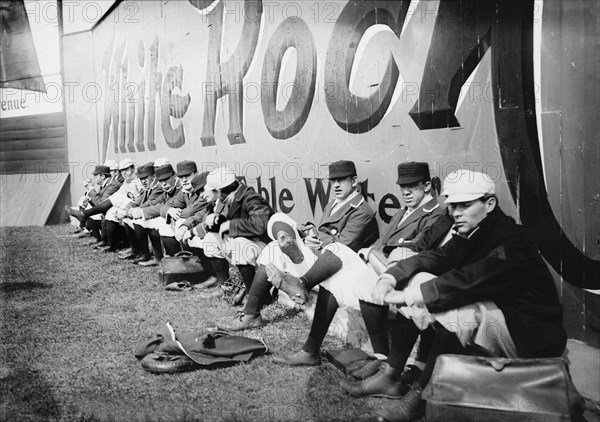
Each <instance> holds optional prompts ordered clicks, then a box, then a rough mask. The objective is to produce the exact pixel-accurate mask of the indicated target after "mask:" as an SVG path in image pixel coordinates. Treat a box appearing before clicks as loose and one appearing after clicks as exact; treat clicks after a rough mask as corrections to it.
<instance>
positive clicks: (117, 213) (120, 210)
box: [115, 208, 127, 220]
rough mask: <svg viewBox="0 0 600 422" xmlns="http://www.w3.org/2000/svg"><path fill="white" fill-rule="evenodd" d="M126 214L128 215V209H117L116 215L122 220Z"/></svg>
mask: <svg viewBox="0 0 600 422" xmlns="http://www.w3.org/2000/svg"><path fill="white" fill-rule="evenodd" d="M126 215H127V211H126V210H124V209H123V208H117V209H116V211H115V216H116V217H117V218H118V219H119V220H122V219H123V218H124V217H125V216H126Z"/></svg>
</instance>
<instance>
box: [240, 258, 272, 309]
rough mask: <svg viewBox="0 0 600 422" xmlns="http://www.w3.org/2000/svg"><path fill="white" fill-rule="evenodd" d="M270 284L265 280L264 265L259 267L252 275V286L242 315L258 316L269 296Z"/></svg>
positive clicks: (265, 271)
mask: <svg viewBox="0 0 600 422" xmlns="http://www.w3.org/2000/svg"><path fill="white" fill-rule="evenodd" d="M271 287H273V286H272V284H271V282H269V280H268V279H267V270H266V267H265V266H264V265H259V266H258V268H257V269H256V274H254V280H252V286H250V290H249V291H248V302H246V306H245V307H244V314H246V315H259V314H260V308H262V306H263V304H264V303H265V300H266V298H267V297H268V295H269V291H270V290H271Z"/></svg>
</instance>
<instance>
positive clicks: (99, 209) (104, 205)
mask: <svg viewBox="0 0 600 422" xmlns="http://www.w3.org/2000/svg"><path fill="white" fill-rule="evenodd" d="M112 206H113V205H112V202H110V200H109V199H107V200H105V201H102V202H100V203H99V204H98V205H96V206H94V207H92V208H89V209H87V210H85V211H84V212H83V216H84V217H85V218H88V217H91V216H92V215H96V214H104V213H105V212H106V211H108V210H109V209H110V208H111V207H112Z"/></svg>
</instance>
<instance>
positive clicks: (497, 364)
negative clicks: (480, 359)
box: [488, 358, 512, 372]
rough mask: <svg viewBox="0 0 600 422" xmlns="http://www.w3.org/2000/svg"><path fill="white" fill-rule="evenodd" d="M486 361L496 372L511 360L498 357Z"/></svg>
mask: <svg viewBox="0 0 600 422" xmlns="http://www.w3.org/2000/svg"><path fill="white" fill-rule="evenodd" d="M488 362H489V364H490V365H491V366H492V368H494V370H495V371H496V372H500V371H502V370H503V369H504V367H505V366H508V365H510V364H511V362H512V361H511V360H510V359H506V358H498V359H490V360H489V361H488Z"/></svg>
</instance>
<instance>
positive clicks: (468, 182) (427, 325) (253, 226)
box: [70, 159, 566, 421]
mask: <svg viewBox="0 0 600 422" xmlns="http://www.w3.org/2000/svg"><path fill="white" fill-rule="evenodd" d="M157 164H158V166H157ZM111 165H112V166H114V163H106V165H105V166H98V167H97V169H96V171H95V174H96V177H97V179H96V180H95V181H96V183H97V185H98V186H97V187H96V188H93V189H90V191H88V193H87V194H86V196H87V199H86V200H85V201H82V202H81V205H82V207H85V208H86V209H85V210H84V211H79V210H72V211H70V213H71V214H72V215H74V216H77V217H78V218H79V219H80V221H82V222H85V224H86V227H88V228H89V230H90V231H91V232H92V233H93V235H94V237H95V239H96V240H97V243H99V244H102V242H103V241H102V237H101V236H102V234H100V233H99V231H101V232H102V233H104V232H106V238H105V240H104V242H106V243H107V246H106V247H107V248H108V250H115V249H116V248H117V244H116V242H117V240H118V236H117V235H116V233H117V231H118V230H124V231H125V233H126V235H127V238H128V239H129V244H130V246H131V248H130V250H128V251H126V252H125V253H123V254H122V256H123V257H124V258H125V259H127V258H135V261H137V262H138V264H140V265H155V264H156V263H157V262H158V260H159V259H160V258H161V257H162V256H163V255H164V254H165V253H166V254H168V255H172V254H173V253H175V252H177V251H178V250H181V249H185V250H190V251H192V252H193V253H195V254H196V255H197V256H199V257H200V259H201V260H202V262H203V263H204V264H205V268H206V269H207V281H206V282H204V283H202V284H203V285H201V286H200V287H207V289H206V292H207V295H208V296H212V295H213V293H214V292H215V291H217V292H218V289H219V287H218V286H219V285H221V284H222V283H223V282H224V281H225V280H226V279H227V277H228V267H229V265H235V266H237V267H238V269H239V271H240V273H241V276H242V278H243V280H244V284H245V287H246V292H247V301H246V303H245V306H244V309H243V315H241V316H240V317H239V320H236V321H235V322H234V323H232V324H225V325H223V326H222V327H220V328H223V329H227V330H231V331H236V330H245V329H253V328H259V327H263V326H264V325H265V324H267V323H268V322H267V321H266V320H264V319H263V318H262V317H261V309H262V307H263V306H265V304H267V303H269V301H270V300H271V293H270V292H271V289H272V288H273V286H275V287H276V288H278V289H280V290H281V291H283V292H285V293H287V294H288V295H289V296H290V298H291V299H292V300H294V301H295V302H297V303H300V304H302V303H305V302H306V300H307V298H308V292H309V291H310V290H311V289H313V288H315V287H317V286H319V287H318V296H317V301H316V307H315V312H314V318H313V321H312V325H311V328H310V331H309V334H308V336H307V339H306V341H305V343H304V345H303V347H302V348H301V350H299V351H298V352H297V353H295V354H293V355H291V356H275V357H274V359H273V361H274V362H275V363H277V364H281V365H288V366H315V365H319V364H320V363H321V357H320V347H321V344H322V343H323V341H324V338H325V336H326V334H327V331H328V328H329V326H330V324H331V321H332V319H333V317H334V316H335V313H336V311H337V309H338V308H340V307H353V308H356V309H359V310H360V311H361V313H362V317H363V319H364V322H365V326H366V328H367V331H368V334H369V337H370V340H371V344H372V347H373V354H372V356H371V357H370V358H369V359H367V360H365V361H361V362H358V363H356V364H354V365H353V367H352V368H350V369H351V373H350V374H351V375H352V376H353V377H354V378H355V381H352V382H347V381H344V382H342V383H341V387H342V388H343V389H344V390H345V391H347V392H348V393H349V394H351V395H353V396H356V397H386V398H391V399H397V400H395V401H394V402H392V403H393V404H391V405H390V406H389V407H386V408H383V409H382V410H380V411H379V413H378V416H377V417H378V419H379V420H389V421H408V420H414V419H419V418H421V417H422V416H423V414H424V403H423V401H422V400H421V391H422V388H423V387H424V386H425V385H426V384H427V382H428V381H429V379H430V377H431V374H432V371H433V368H434V366H435V361H436V358H437V357H438V356H439V355H441V354H445V353H454V354H478V355H486V356H500V357H525V358H529V357H532V358H533V357H554V356H560V355H561V354H562V353H563V351H564V348H565V345H566V334H565V331H564V329H563V326H562V307H561V305H560V303H559V299H558V294H557V291H556V287H555V284H554V281H553V279H552V276H551V274H550V272H549V271H548V269H547V267H546V264H545V263H544V261H543V259H542V257H541V255H540V254H539V251H538V248H537V247H536V245H535V243H534V242H533V241H532V239H531V238H530V237H529V235H528V234H527V232H526V230H525V229H524V228H523V227H522V226H520V225H518V224H516V223H515V221H514V220H513V219H512V218H511V217H509V216H507V215H506V214H505V213H504V212H503V211H502V210H501V209H500V207H499V204H498V198H497V196H496V185H495V183H494V181H493V180H492V179H491V178H490V177H489V176H488V175H486V174H484V173H480V172H475V171H471V170H458V171H455V172H453V173H451V174H449V175H447V177H446V178H445V180H444V183H443V186H442V187H443V189H442V191H441V198H438V197H437V196H438V195H437V192H436V191H435V190H434V189H433V188H432V182H431V177H430V172H429V166H428V164H427V163H420V162H406V163H401V164H400V165H398V168H397V176H398V177H397V181H396V182H397V185H398V186H399V189H400V193H401V197H402V200H403V203H404V207H403V208H401V209H400V210H399V211H398V212H397V214H396V215H395V216H394V217H393V218H392V220H391V222H390V223H389V224H388V225H387V228H386V229H385V231H384V233H383V235H382V236H379V232H378V227H377V223H376V220H375V214H374V212H373V210H372V208H371V207H370V206H369V204H368V202H367V201H366V200H365V198H364V197H363V196H362V195H361V194H360V193H359V192H358V189H357V186H358V176H357V172H356V167H355V165H354V163H353V162H351V161H338V162H334V163H332V164H330V166H329V182H330V184H331V187H332V188H333V189H332V192H333V199H332V201H331V202H330V203H328V204H327V205H326V207H325V209H324V212H323V216H322V218H321V221H320V222H319V223H318V224H316V225H310V224H305V225H299V224H297V222H295V221H294V220H293V219H291V218H290V217H289V216H287V215H285V214H282V213H274V212H273V210H272V209H271V207H270V206H269V204H268V203H267V202H266V201H265V199H264V198H263V197H262V196H261V195H259V194H257V193H256V192H255V191H254V190H253V189H252V188H251V187H248V186H246V185H244V184H242V183H240V182H238V181H237V179H236V174H235V173H234V172H233V171H232V170H229V169H227V168H224V167H221V168H218V169H216V170H214V171H212V172H210V173H208V172H206V173H198V171H197V166H196V164H195V163H194V162H191V161H182V162H180V163H178V164H177V166H176V169H173V167H172V166H171V165H170V164H169V163H164V162H159V160H157V162H155V163H154V164H152V163H149V164H146V165H144V166H141V167H139V168H137V172H136V167H135V165H134V164H133V162H132V161H131V160H127V159H125V160H123V161H121V162H120V163H119V165H118V172H120V174H121V176H122V179H123V180H122V181H120V182H115V181H116V180H118V179H119V176H118V175H117V174H116V173H112V172H113V171H115V170H116V167H111ZM109 172H111V175H109ZM136 174H137V176H136ZM113 183H114V184H115V186H116V184H118V183H121V185H120V187H118V188H117V190H116V191H114V188H113V189H109V187H110V186H113ZM111 190H113V192H112V193H111V192H110V191H111ZM101 214H103V215H104V220H105V228H104V229H102V223H101V222H99V221H100V220H99V219H98V217H94V216H98V215H101ZM148 239H149V240H150V243H151V245H152V249H153V255H154V258H152V257H151V255H150V252H149V251H148ZM163 249H164V252H163ZM209 286H216V287H212V291H211V290H210V288H208V287H209ZM390 307H394V308H395V309H396V310H397V312H396V317H395V319H394V320H393V321H391V322H390V321H389V317H388V314H389V312H388V311H389V309H390ZM390 325H391V326H390ZM390 330H391V332H392V336H391V342H390V341H389V337H388V332H389V331H390ZM418 339H420V341H419V348H418V353H417V356H416V359H415V362H414V364H412V365H407V362H408V359H409V357H410V355H411V351H412V349H413V347H414V346H415V344H416V343H417V340H418Z"/></svg>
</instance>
